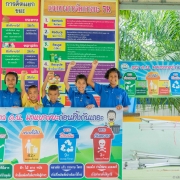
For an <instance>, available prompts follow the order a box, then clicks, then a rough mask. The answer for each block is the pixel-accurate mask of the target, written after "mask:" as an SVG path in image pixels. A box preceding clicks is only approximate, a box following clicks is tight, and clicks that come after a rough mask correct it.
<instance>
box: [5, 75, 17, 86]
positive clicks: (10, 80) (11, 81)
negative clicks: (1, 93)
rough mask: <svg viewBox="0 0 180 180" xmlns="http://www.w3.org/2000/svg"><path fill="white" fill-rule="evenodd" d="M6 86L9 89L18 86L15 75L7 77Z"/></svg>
mask: <svg viewBox="0 0 180 180" xmlns="http://www.w3.org/2000/svg"><path fill="white" fill-rule="evenodd" d="M6 85H7V87H8V88H14V87H15V86H16V77H15V76H14V75H13V74H8V75H7V76H6Z"/></svg>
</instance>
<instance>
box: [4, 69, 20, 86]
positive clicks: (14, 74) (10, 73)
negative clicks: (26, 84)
mask: <svg viewBox="0 0 180 180" xmlns="http://www.w3.org/2000/svg"><path fill="white" fill-rule="evenodd" d="M7 75H13V76H15V78H16V84H17V82H18V74H17V73H16V72H8V73H6V75H5V77H4V83H5V84H6V77H7Z"/></svg>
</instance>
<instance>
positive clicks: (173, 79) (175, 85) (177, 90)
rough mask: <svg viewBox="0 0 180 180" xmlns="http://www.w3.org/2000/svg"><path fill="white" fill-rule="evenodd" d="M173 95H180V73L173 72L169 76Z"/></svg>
mask: <svg viewBox="0 0 180 180" xmlns="http://www.w3.org/2000/svg"><path fill="white" fill-rule="evenodd" d="M169 80H170V86H171V94H172V95H180V73H178V72H172V73H171V74H170V75H169Z"/></svg>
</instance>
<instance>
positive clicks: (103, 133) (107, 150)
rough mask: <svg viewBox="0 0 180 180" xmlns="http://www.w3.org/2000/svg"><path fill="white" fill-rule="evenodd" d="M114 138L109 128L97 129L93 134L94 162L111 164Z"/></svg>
mask: <svg viewBox="0 0 180 180" xmlns="http://www.w3.org/2000/svg"><path fill="white" fill-rule="evenodd" d="M113 138H114V134H113V132H112V129H111V128H109V127H97V128H95V129H94V130H93V132H92V134H91V139H93V145H94V161H103V162H109V160H110V154H111V141H112V139H113Z"/></svg>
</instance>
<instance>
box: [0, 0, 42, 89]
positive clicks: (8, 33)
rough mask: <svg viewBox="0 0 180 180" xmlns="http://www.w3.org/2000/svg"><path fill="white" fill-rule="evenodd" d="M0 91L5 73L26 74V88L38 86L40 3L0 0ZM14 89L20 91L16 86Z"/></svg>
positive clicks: (36, 1) (21, 0) (2, 87)
mask: <svg viewBox="0 0 180 180" xmlns="http://www.w3.org/2000/svg"><path fill="white" fill-rule="evenodd" d="M0 28H1V32H0V48H1V56H0V62H1V63H0V64H1V66H0V74H1V89H6V86H5V84H4V76H5V74H6V73H7V72H9V71H14V72H16V73H18V75H19V79H20V74H21V70H27V72H28V75H27V76H26V79H25V80H26V81H25V84H26V87H28V86H30V85H37V86H39V78H40V76H39V74H40V71H39V65H40V62H39V61H40V0H33V1H32V0H1V3H0ZM17 88H18V89H19V88H20V85H19V82H18V84H17Z"/></svg>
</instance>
